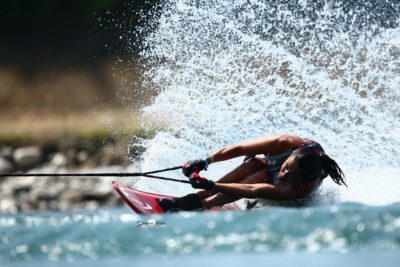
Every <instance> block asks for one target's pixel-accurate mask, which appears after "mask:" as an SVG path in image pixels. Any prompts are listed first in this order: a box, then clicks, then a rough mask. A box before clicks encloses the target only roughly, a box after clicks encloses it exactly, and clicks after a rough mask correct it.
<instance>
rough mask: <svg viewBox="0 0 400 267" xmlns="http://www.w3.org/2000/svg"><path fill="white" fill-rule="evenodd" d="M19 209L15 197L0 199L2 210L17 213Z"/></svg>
mask: <svg viewBox="0 0 400 267" xmlns="http://www.w3.org/2000/svg"><path fill="white" fill-rule="evenodd" d="M17 211H18V208H17V202H16V201H15V199H14V198H3V199H0V212H10V213H16V212H17Z"/></svg>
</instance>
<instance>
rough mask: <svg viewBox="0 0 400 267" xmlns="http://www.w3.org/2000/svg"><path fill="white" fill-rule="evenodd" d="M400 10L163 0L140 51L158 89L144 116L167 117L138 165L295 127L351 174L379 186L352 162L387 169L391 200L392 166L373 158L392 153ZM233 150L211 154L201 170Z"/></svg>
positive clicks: (396, 144) (215, 171)
mask: <svg viewBox="0 0 400 267" xmlns="http://www.w3.org/2000/svg"><path fill="white" fill-rule="evenodd" d="M399 11H400V3H398V2H397V1H386V2H384V3H381V1H363V2H362V3H350V2H348V1H335V2H334V3H333V2H331V1H323V0H319V1H299V2H298V3H292V1H271V2H267V3H265V1H257V0H253V1H244V0H226V1H211V0H203V1H191V0H170V1H165V2H164V4H163V8H162V12H161V15H160V17H159V19H158V21H157V27H155V28H156V30H155V31H153V32H152V33H151V34H150V35H149V36H148V37H147V38H146V40H145V47H146V49H144V50H143V51H142V53H141V56H142V58H143V59H145V60H146V62H148V63H149V68H148V70H147V72H146V73H145V77H144V83H145V84H146V83H148V84H151V85H152V86H155V87H156V88H158V91H159V94H158V95H157V97H155V99H154V101H153V103H152V104H151V105H150V106H148V107H146V108H144V109H143V112H144V116H145V117H146V118H151V119H153V120H157V121H162V122H163V123H164V124H166V127H165V129H164V130H162V131H159V132H158V134H157V135H156V136H155V137H154V138H153V139H152V140H150V141H147V142H146V143H145V146H146V147H147V151H146V153H145V155H144V162H143V165H142V168H143V169H154V168H158V167H160V168H162V167H165V166H170V165H171V166H172V165H176V164H177V163H181V162H184V161H185V160H187V159H193V158H197V157H202V156H204V155H207V154H208V153H210V152H212V151H214V150H216V149H218V148H219V147H221V146H224V145H227V144H231V143H235V142H239V141H242V140H246V139H252V138H255V137H258V136H263V135H268V134H276V133H288V134H297V135H300V136H304V137H312V138H314V139H317V140H319V141H320V142H321V143H322V145H323V146H324V148H325V150H326V151H327V153H328V154H329V155H330V156H332V157H333V158H335V159H336V160H337V161H338V163H339V165H341V166H342V167H343V169H344V170H345V172H346V174H347V176H348V178H349V180H351V179H353V178H354V179H357V182H353V184H354V185H356V186H361V188H362V189H364V190H368V188H371V187H374V186H375V183H376V182H375V180H372V179H368V181H369V182H365V181H364V180H360V179H358V178H357V175H355V176H354V177H352V176H353V173H355V172H357V171H360V170H364V172H365V173H366V175H368V176H370V177H371V176H374V177H376V176H378V177H380V178H379V179H381V180H383V179H385V180H386V182H385V183H386V184H392V186H388V188H386V190H389V191H387V192H388V194H389V195H391V196H392V200H394V201H398V200H399V199H400V196H399V195H398V192H397V191H396V190H395V189H393V187H397V186H393V184H395V185H396V184H398V183H399V182H398V180H399V179H398V178H399V176H398V174H396V171H395V172H393V173H394V176H391V177H381V176H380V175H381V174H380V169H381V168H389V167H390V168H394V169H398V168H399V164H400V158H399V157H396V156H395V155H397V153H398V152H399V151H400V149H399V148H400V139H399V138H398V137H399V136H400V123H399V122H400V120H399V117H400V105H399V104H398V103H399V100H400V75H399V74H400V60H399V59H400V37H399V36H400V28H399V20H398V15H397V14H399ZM389 159H390V160H389ZM239 161H240V160H234V161H231V162H226V163H223V164H218V165H213V166H212V168H210V171H209V172H208V173H207V176H208V177H215V178H216V177H219V176H221V175H222V174H223V173H225V172H226V171H227V170H228V169H230V168H232V167H233V166H235V165H237V164H238V162H239ZM366 170H367V171H366ZM397 173H398V172H397ZM176 174H178V173H176ZM354 181H355V180H354ZM328 184H329V183H328ZM138 186H140V187H141V188H144V189H148V190H154V191H157V192H162V193H171V192H173V193H175V194H182V193H185V192H188V191H189V190H190V189H188V188H187V186H185V185H178V186H176V185H170V184H165V183H163V184H160V183H154V182H153V181H152V182H151V183H149V182H147V181H145V180H142V181H140V183H139V184H138ZM328 187H329V185H328ZM397 188H398V187H397ZM345 199H346V198H345ZM347 200H353V201H354V200H356V201H361V202H363V201H364V202H365V199H364V197H360V198H358V197H357V198H355V199H354V198H351V197H350V198H347ZM367 202H368V201H367Z"/></svg>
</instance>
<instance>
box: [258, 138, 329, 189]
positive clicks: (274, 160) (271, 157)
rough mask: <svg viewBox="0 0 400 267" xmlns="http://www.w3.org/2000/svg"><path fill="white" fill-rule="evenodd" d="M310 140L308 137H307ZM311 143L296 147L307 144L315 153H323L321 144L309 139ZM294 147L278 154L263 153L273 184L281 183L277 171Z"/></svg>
mask: <svg viewBox="0 0 400 267" xmlns="http://www.w3.org/2000/svg"><path fill="white" fill-rule="evenodd" d="M307 140H310V139H307ZM310 141H311V143H308V144H303V145H301V146H299V147H298V148H301V147H304V146H307V147H313V148H314V149H315V150H316V151H317V153H319V154H320V155H321V154H324V153H325V152H324V150H323V149H322V147H321V145H320V144H319V143H317V142H315V141H313V140H310ZM296 149H297V148H296ZM296 149H289V150H286V151H283V152H281V153H278V154H269V153H268V154H265V158H266V159H267V171H268V172H269V173H270V174H271V175H272V179H273V181H274V184H275V185H278V184H281V183H282V181H281V180H280V179H279V177H278V176H279V171H280V169H281V167H282V164H283V163H284V162H285V161H286V160H287V159H288V158H289V157H290V155H292V153H293V151H295V150H296Z"/></svg>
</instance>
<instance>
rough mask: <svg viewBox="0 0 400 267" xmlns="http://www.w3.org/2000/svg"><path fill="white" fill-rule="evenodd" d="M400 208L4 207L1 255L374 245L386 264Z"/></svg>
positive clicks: (47, 258) (30, 257) (125, 259)
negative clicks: (31, 210) (141, 212)
mask: <svg viewBox="0 0 400 267" xmlns="http://www.w3.org/2000/svg"><path fill="white" fill-rule="evenodd" d="M399 216H400V205H399V204H398V203H397V204H393V205H387V206H381V207H371V206H363V205H359V204H350V203H348V204H341V205H334V206H329V207H317V208H303V209H295V208H293V209H288V208H268V209H260V210H254V211H246V212H245V211H243V212H221V213H215V212H207V213H194V212H193V213H180V214H167V215H164V216H153V217H143V216H138V215H136V214H134V213H132V212H130V211H129V210H127V209H123V210H101V211H98V212H79V213H76V212H75V213H44V214H23V215H17V216H9V215H2V216H1V217H0V244H1V246H0V255H1V256H0V262H2V263H3V264H4V266H10V265H11V266H12V265H13V264H21V265H35V264H36V262H47V264H51V263H67V262H75V263H85V262H87V263H90V261H89V260H95V261H97V262H99V263H100V264H101V263H102V262H103V263H104V262H107V263H112V262H113V261H115V262H116V263H118V262H119V263H129V262H135V261H138V264H139V263H141V264H143V265H145V264H151V263H157V262H162V261H163V260H168V259H171V260H172V262H173V260H174V259H175V260H177V259H178V258H179V257H181V259H182V260H183V262H184V263H185V261H186V263H188V264H189V263H190V262H191V261H192V260H193V259H198V258H201V257H205V258H207V257H208V256H210V258H211V259H219V260H222V258H223V257H225V256H226V255H229V257H231V258H233V259H240V258H241V257H244V256H246V255H248V256H249V257H250V258H251V257H252V255H255V256H256V257H255V259H253V260H255V263H258V264H261V263H262V262H263V260H265V259H262V258H259V257H257V254H261V255H275V256H276V257H278V256H279V257H286V256H288V257H293V258H294V259H296V258H299V257H300V259H301V257H304V259H303V260H306V259H307V258H306V257H305V255H308V256H309V257H313V255H320V257H322V258H324V257H327V259H332V258H335V257H349V256H351V255H354V256H355V257H356V258H357V255H358V256H359V255H363V254H366V252H372V251H373V252H374V253H375V255H376V256H377V257H379V256H382V255H386V254H387V255H391V256H390V257H388V258H387V260H386V261H385V260H384V259H382V260H383V262H381V264H383V265H385V264H389V265H390V264H391V263H392V262H391V259H393V258H394V259H396V260H399V259H400V256H399V255H398V251H399V249H400V217H399ZM250 258H249V259H250ZM367 258H368V257H367ZM256 259H257V260H256ZM266 259H268V258H266ZM273 259H274V257H272V256H271V260H273ZM231 260H232V259H231ZM204 261H206V262H207V261H208V260H206V259H203V262H204ZM233 262H234V261H233ZM362 262H364V263H365V264H367V266H368V262H367V261H365V260H363V261H362ZM184 263H183V264H184ZM221 263H223V261H222V262H221ZM139 265H140V264H139ZM135 266H136V265H135ZM385 266H386V265H385Z"/></svg>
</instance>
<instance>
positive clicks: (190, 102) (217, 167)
mask: <svg viewBox="0 0 400 267" xmlns="http://www.w3.org/2000/svg"><path fill="white" fill-rule="evenodd" d="M161 7H162V8H161V11H160V13H159V16H154V21H153V22H152V23H153V24H152V25H151V28H152V29H154V31H152V32H151V33H150V34H149V35H148V36H147V37H146V38H145V40H144V43H143V44H142V47H143V49H142V53H141V57H142V59H143V64H144V68H145V69H146V72H145V73H144V74H143V77H142V81H143V85H144V86H151V87H152V88H156V90H158V92H159V93H158V94H157V96H156V97H155V98H154V100H153V102H152V104H151V105H149V106H148V107H145V108H144V109H143V115H144V117H145V118H146V120H147V119H148V118H151V119H152V120H153V121H156V122H160V123H162V125H164V128H163V129H162V130H160V131H158V132H157V134H156V136H155V137H154V138H153V139H151V140H142V141H141V142H139V143H136V144H132V145H139V146H144V147H145V148H146V151H145V153H144V154H143V157H142V159H141V166H140V169H141V170H153V169H157V168H165V167H169V166H176V165H179V164H181V163H182V162H184V161H186V160H188V159H194V158H198V157H202V156H205V155H207V154H208V153H210V152H212V151H214V150H216V149H218V148H220V147H221V146H223V145H227V144H231V143H234V142H238V141H242V140H245V139H252V138H255V137H258V136H262V135H267V134H277V133H289V134H297V135H301V136H305V137H311V138H314V139H316V140H319V141H320V142H321V144H322V145H323V147H324V148H325V150H326V152H327V153H328V154H329V155H331V156H332V157H333V158H334V159H335V160H337V162H338V163H339V165H340V166H342V168H343V170H344V171H345V173H346V176H347V181H348V184H349V188H348V189H346V188H344V187H341V188H339V187H338V186H336V185H335V184H333V183H332V182H329V181H326V182H324V185H323V187H322V188H321V190H320V191H319V192H318V196H317V198H316V201H314V202H313V203H312V205H311V206H310V207H303V208H282V207H276V206H274V205H272V207H269V208H266V209H264V210H254V211H240V212H222V213H181V214H167V215H165V216H156V217H140V216H138V215H135V214H133V213H132V212H131V211H130V210H128V208H125V209H121V210H99V211H96V212H73V213H72V212H71V213H39V214H36V213H33V214H21V215H17V216H13V215H1V217H0V257H1V258H0V264H1V265H2V266H29V265H32V266H33V265H35V266H36V265H39V264H41V265H44V266H47V265H55V264H57V266H59V265H60V264H61V265H63V264H65V265H68V264H71V265H72V264H74V265H76V264H78V265H80V266H84V265H88V266H92V265H93V263H95V264H96V265H104V266H106V265H107V266H108V265H111V264H113V265H126V264H129V265H134V266H154V265H156V264H157V265H158V264H162V265H166V266H176V265H179V266H180V265H185V264H189V265H191V266H192V265H194V266H204V265H205V264H214V265H221V264H227V265H245V264H246V265H258V266H261V265H262V266H265V265H267V264H269V265H278V266H279V265H283V266H286V265H289V264H290V265H293V264H307V265H314V266H337V265H339V264H342V265H347V266H376V265H378V264H379V265H382V266H397V265H398V262H400V256H399V255H400V253H399V252H400V204H399V203H400V191H399V188H400V169H399V165H400V158H399V157H398V156H397V154H398V153H399V151H400V141H399V140H400V139H399V138H398V137H399V136H400V127H399V126H400V120H399V117H400V105H399V100H400V32H399V30H400V28H399V14H400V13H399V12H400V3H399V2H398V1H394V0H393V1H378V0H376V1H375V0H370V1H344V0H343V1H327V0H309V1H307V0H303V1H284V0H281V1H261V0H225V1H213V0H197V1H194V0H193V1H191V0H165V1H162V4H161ZM241 160H242V159H236V160H232V161H228V162H224V163H218V164H213V165H211V166H210V168H209V170H208V171H207V172H205V173H204V175H205V176H206V177H208V178H210V179H217V178H219V177H220V176H222V175H223V174H224V173H226V172H227V171H229V170H230V169H231V168H233V167H234V166H236V165H237V164H238V163H239V162H240V161H241ZM135 166H137V164H136V165H135ZM179 175H181V174H180V173H179V172H172V174H170V176H175V177H179ZM110 186H111V185H110ZM134 186H135V187H137V188H140V189H142V190H149V191H153V192H157V193H162V194H171V195H177V196H179V195H182V194H185V193H188V192H193V189H192V188H190V187H188V186H187V185H182V184H175V183H171V182H165V181H164V182H159V181H154V180H146V179H142V180H138V181H135V183H134Z"/></svg>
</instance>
